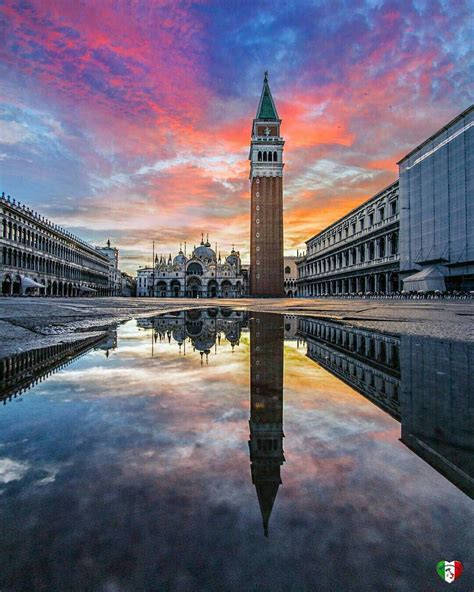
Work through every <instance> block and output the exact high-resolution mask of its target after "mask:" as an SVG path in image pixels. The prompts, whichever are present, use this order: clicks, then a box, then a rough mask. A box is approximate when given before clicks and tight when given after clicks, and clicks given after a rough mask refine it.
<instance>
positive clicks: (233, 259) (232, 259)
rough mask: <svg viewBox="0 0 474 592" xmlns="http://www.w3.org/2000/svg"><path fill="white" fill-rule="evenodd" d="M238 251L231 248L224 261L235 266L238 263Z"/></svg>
mask: <svg viewBox="0 0 474 592" xmlns="http://www.w3.org/2000/svg"><path fill="white" fill-rule="evenodd" d="M239 260H240V257H239V253H238V252H237V251H235V250H234V249H232V251H231V252H230V255H229V256H228V257H226V261H227V263H228V264H229V265H235V266H237V265H238V264H239Z"/></svg>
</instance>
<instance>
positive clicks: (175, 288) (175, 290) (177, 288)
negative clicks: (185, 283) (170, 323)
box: [170, 280, 181, 298]
mask: <svg viewBox="0 0 474 592" xmlns="http://www.w3.org/2000/svg"><path fill="white" fill-rule="evenodd" d="M170 288H171V296H173V297H174V298H178V297H179V295H180V293H181V284H180V282H179V280H172V281H171V284H170Z"/></svg>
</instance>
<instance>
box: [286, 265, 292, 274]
mask: <svg viewBox="0 0 474 592" xmlns="http://www.w3.org/2000/svg"><path fill="white" fill-rule="evenodd" d="M285 273H291V269H290V267H289V265H287V266H286V267H285Z"/></svg>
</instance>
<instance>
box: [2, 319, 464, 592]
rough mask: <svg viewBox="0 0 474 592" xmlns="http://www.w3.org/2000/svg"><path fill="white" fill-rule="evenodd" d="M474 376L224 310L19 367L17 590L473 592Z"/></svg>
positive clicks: (344, 336)
mask: <svg viewBox="0 0 474 592" xmlns="http://www.w3.org/2000/svg"><path fill="white" fill-rule="evenodd" d="M473 363H474V346H473V345H472V344H468V343H459V342H456V343H450V342H442V341H437V340H431V339H422V338H419V337H409V336H407V337H405V336H402V337H399V336H396V335H390V334H385V333H378V332H374V331H369V330H367V329H361V328H354V327H347V326H345V325H341V324H340V323H338V322H332V321H330V320H326V319H323V318H316V317H315V318H312V317H307V316H304V317H301V316H291V315H289V316H282V315H278V314H269V313H256V312H245V311H236V310H230V309H218V308H213V309H207V310H203V309H199V310H190V311H187V312H186V311H180V312H174V313H171V314H166V315H161V316H157V317H155V318H144V319H139V320H136V321H130V322H127V323H125V324H123V325H121V326H119V327H118V328H117V330H110V331H109V332H108V334H107V335H105V336H102V337H89V338H86V339H81V340H79V341H77V342H74V343H67V344H61V345H56V346H52V347H48V348H42V349H37V350H33V351H31V352H28V353H25V354H20V355H18V356H12V357H10V358H6V359H3V360H0V400H2V402H3V405H1V406H0V515H1V517H2V529H1V531H0V589H5V590H10V589H15V590H65V589H68V590H120V591H121V590H127V591H128V590H206V591H208V590H239V591H242V590H252V591H253V590H259V591H260V590H271V591H276V590H285V591H286V590H295V591H298V592H299V591H302V590H324V591H326V590H343V591H344V590H364V592H365V591H372V590H373V591H374V592H375V591H377V592H379V591H380V590H385V589H387V590H407V591H408V590H410V591H412V590H424V589H434V587H435V586H436V584H435V583H434V582H436V581H437V578H438V576H437V574H436V572H435V566H436V564H437V562H438V561H440V560H441V559H447V560H451V559H457V560H460V561H462V562H463V563H464V565H465V573H464V574H463V576H462V577H463V581H464V585H466V586H468V584H469V583H470V582H471V583H472V577H473V573H472V564H473V559H474V557H473V554H472V551H470V550H472V549H473V548H474V540H473V535H472V534H471V532H470V531H469V528H468V525H469V524H472V518H473V517H474V510H473V506H472V501H471V500H470V499H469V495H472V494H473V474H474V467H473V450H474V434H473V425H472V401H473V400H474V393H473V385H472V378H471V376H470V373H469V371H471V374H472V367H473ZM468 564H469V565H470V568H471V569H470V570H469V569H468V568H467V566H468ZM469 571H470V572H471V573H469ZM469 578H471V580H469Z"/></svg>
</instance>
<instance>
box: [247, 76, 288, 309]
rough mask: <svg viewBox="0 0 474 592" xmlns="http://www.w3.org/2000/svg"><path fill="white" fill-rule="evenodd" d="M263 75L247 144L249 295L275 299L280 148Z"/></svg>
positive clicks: (279, 280)
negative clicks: (261, 87) (248, 169)
mask: <svg viewBox="0 0 474 592" xmlns="http://www.w3.org/2000/svg"><path fill="white" fill-rule="evenodd" d="M280 125H281V119H279V117H278V112H277V110H276V106H275V103H274V101H273V97H272V93H271V92H270V86H269V84H268V72H265V77H264V80H263V89H262V94H261V96H260V102H259V104H258V109H257V116H256V118H255V119H254V120H253V124H252V139H251V142H250V154H249V160H250V182H251V190H250V191H251V199H250V203H251V212H250V293H251V295H252V296H267V297H274V298H279V297H281V296H283V295H284V288H283V166H284V165H283V145H284V143H285V142H284V140H283V138H282V137H281V136H280Z"/></svg>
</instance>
